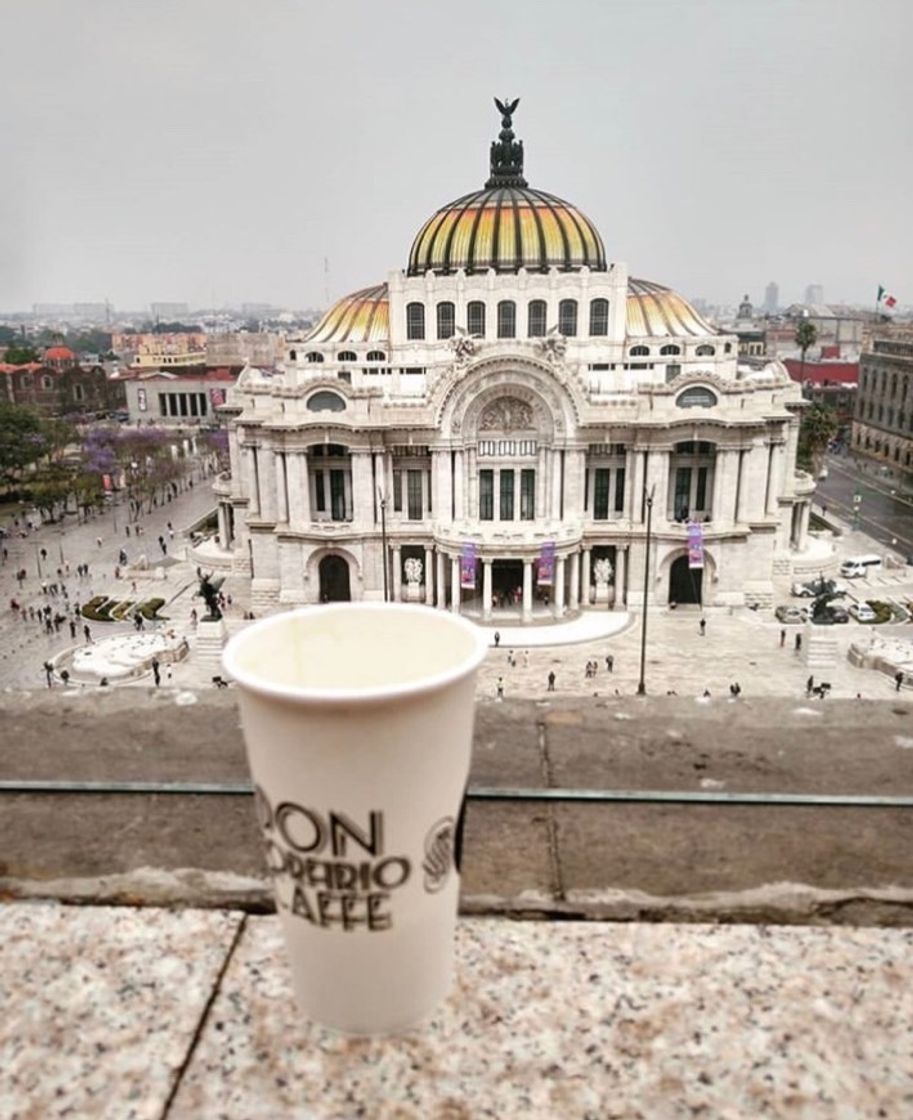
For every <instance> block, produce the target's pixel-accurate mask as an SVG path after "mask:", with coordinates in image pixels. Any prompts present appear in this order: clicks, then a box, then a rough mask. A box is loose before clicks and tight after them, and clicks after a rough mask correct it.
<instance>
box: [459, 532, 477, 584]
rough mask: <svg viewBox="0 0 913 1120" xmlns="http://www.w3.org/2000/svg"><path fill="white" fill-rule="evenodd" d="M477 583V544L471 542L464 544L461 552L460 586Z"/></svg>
mask: <svg viewBox="0 0 913 1120" xmlns="http://www.w3.org/2000/svg"><path fill="white" fill-rule="evenodd" d="M475 585H476V546H475V545H474V544H472V543H471V542H467V543H466V544H464V545H463V551H462V553H461V554H460V587H475Z"/></svg>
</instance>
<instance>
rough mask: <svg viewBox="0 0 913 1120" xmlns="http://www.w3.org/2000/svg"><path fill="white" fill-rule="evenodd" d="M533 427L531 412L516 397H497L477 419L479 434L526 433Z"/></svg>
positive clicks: (524, 403) (523, 402) (529, 408)
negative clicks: (496, 432)
mask: <svg viewBox="0 0 913 1120" xmlns="http://www.w3.org/2000/svg"><path fill="white" fill-rule="evenodd" d="M533 426H534V425H533V410H532V408H531V407H530V405H528V404H527V403H526V402H525V401H521V400H518V399H517V398H516V397H498V399H497V400H496V401H492V403H491V404H490V405H489V406H488V407H487V408H486V409H485V411H484V412H483V413H482V415H481V417H480V419H479V431H480V432H492V431H498V432H517V431H528V430H529V429H530V428H532V427H533Z"/></svg>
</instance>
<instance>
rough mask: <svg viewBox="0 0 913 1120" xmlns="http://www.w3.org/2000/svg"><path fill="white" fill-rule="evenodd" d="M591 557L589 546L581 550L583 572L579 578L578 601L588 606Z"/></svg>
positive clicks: (591, 552)
mask: <svg viewBox="0 0 913 1120" xmlns="http://www.w3.org/2000/svg"><path fill="white" fill-rule="evenodd" d="M592 559H593V550H592V549H591V548H584V550H583V574H582V576H581V579H580V583H581V588H580V602H581V603H582V604H583V605H584V606H585V607H588V606H589V605H590V562H591V561H592Z"/></svg>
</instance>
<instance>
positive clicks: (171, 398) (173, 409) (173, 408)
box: [168, 393, 178, 416]
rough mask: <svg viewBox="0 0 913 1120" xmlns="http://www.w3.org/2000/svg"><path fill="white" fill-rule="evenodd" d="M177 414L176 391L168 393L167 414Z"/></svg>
mask: <svg viewBox="0 0 913 1120" xmlns="http://www.w3.org/2000/svg"><path fill="white" fill-rule="evenodd" d="M177 414H178V395H177V393H169V394H168V415H169V416H177Z"/></svg>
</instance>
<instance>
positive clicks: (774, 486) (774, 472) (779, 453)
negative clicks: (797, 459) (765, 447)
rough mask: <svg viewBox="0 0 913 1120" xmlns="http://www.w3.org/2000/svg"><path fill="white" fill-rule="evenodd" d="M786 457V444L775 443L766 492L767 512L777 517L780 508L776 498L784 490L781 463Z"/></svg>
mask: <svg viewBox="0 0 913 1120" xmlns="http://www.w3.org/2000/svg"><path fill="white" fill-rule="evenodd" d="M785 456H786V444H785V443H775V444H774V445H773V455H772V456H771V461H770V481H769V486H768V491H767V512H768V513H770V514H773V515H774V516H779V511H780V506H779V503H778V500H777V499H778V498H779V497H780V494H781V492H782V491H783V490H784V485H783V463H784V459H785Z"/></svg>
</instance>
